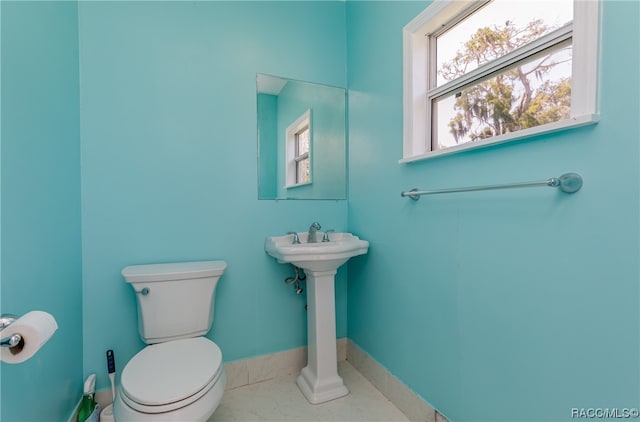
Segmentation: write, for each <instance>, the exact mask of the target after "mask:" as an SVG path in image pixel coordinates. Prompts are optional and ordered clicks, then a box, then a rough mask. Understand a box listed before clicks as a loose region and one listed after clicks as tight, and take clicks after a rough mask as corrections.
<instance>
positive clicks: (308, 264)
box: [264, 232, 369, 271]
mask: <svg viewBox="0 0 640 422" xmlns="http://www.w3.org/2000/svg"><path fill="white" fill-rule="evenodd" d="M308 235H309V234H308V233H307V232H300V233H298V238H299V239H300V244H294V243H293V235H292V234H288V235H284V236H271V237H267V240H266V241H265V243H264V249H265V251H266V252H267V253H268V254H269V255H271V256H272V257H274V258H276V259H277V260H278V262H280V263H289V264H293V265H295V266H296V267H300V268H302V269H304V270H309V271H331V270H334V271H335V270H337V269H338V267H339V266H341V265H342V264H344V263H345V262H347V261H348V260H349V258H351V257H352V256H356V255H363V254H366V253H367V251H368V250H369V242H367V241H366V240H361V239H360V238H359V237H358V236H354V235H352V234H351V233H329V239H330V240H329V242H322V241H321V240H322V238H323V236H324V232H318V233H317V239H318V242H317V243H307V238H308Z"/></svg>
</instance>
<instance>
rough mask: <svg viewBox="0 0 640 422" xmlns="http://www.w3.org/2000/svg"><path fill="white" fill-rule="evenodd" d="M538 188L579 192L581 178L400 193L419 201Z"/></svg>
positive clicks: (565, 176)
mask: <svg viewBox="0 0 640 422" xmlns="http://www.w3.org/2000/svg"><path fill="white" fill-rule="evenodd" d="M538 186H549V187H552V188H559V189H560V190H561V191H562V192H565V193H574V192H577V191H579V190H580V188H581V187H582V176H580V175H579V174H577V173H565V174H563V175H562V176H560V177H552V178H550V179H546V180H538V181H534V182H520V183H505V184H502V185H485V186H469V187H466V188H450V189H434V190H419V189H418V188H415V189H411V190H410V191H408V192H402V193H400V196H402V197H409V198H411V199H413V200H414V201H417V200H418V199H420V196H422V195H436V194H439V193H457V192H475V191H483V190H496V189H514V188H532V187H538Z"/></svg>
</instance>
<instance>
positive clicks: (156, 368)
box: [120, 337, 223, 413]
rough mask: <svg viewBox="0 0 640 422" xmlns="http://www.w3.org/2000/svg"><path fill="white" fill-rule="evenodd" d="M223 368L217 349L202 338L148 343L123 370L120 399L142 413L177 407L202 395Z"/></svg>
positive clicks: (220, 355) (187, 403) (158, 411)
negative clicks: (149, 344)
mask: <svg viewBox="0 0 640 422" xmlns="http://www.w3.org/2000/svg"><path fill="white" fill-rule="evenodd" d="M222 370H223V365H222V352H221V351H220V348H219V347H218V346H217V345H216V344H215V343H214V342H212V341H211V340H209V339H207V338H204V337H195V338H187V339H182V340H174V341H168V342H165V343H158V344H154V345H151V346H147V347H145V348H144V349H143V350H142V351H140V352H139V353H138V354H137V355H135V356H134V357H133V358H132V359H131V360H130V361H129V363H127V365H126V366H125V368H124V370H123V371H122V377H121V380H120V384H121V385H120V391H121V397H122V401H124V402H125V403H126V404H127V405H128V406H129V407H131V408H132V409H135V410H137V411H139V412H144V413H162V412H169V411H172V410H177V409H180V408H182V407H184V406H187V405H189V404H191V403H193V402H195V401H196V400H198V399H199V398H201V397H202V396H203V395H205V394H206V393H207V391H209V390H210V389H211V387H212V386H213V385H214V384H215V383H216V382H217V381H218V379H219V378H220V374H221V372H222Z"/></svg>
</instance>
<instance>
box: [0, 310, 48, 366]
mask: <svg viewBox="0 0 640 422" xmlns="http://www.w3.org/2000/svg"><path fill="white" fill-rule="evenodd" d="M57 329H58V324H57V323H56V320H55V318H54V317H53V316H52V315H51V314H48V313H47V312H43V311H31V312H28V313H26V314H24V315H23V316H21V317H20V318H18V319H16V320H15V321H14V322H13V323H12V324H11V325H9V326H8V327H7V328H5V329H4V330H2V331H0V338H7V337H11V336H12V335H14V334H20V336H21V337H22V341H21V342H20V344H19V345H18V346H16V347H11V348H9V347H2V348H1V349H0V360H2V361H3V362H6V363H20V362H24V361H25V360H27V359H29V358H30V357H31V356H33V355H34V354H35V353H36V352H37V351H38V350H40V348H41V347H42V346H43V345H44V344H45V343H46V342H47V341H49V339H50V338H51V336H52V335H53V333H55V331H56V330H57Z"/></svg>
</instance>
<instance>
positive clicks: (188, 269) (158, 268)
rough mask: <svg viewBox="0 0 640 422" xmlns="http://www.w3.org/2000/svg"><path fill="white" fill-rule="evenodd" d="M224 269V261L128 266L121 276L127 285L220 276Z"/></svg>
mask: <svg viewBox="0 0 640 422" xmlns="http://www.w3.org/2000/svg"><path fill="white" fill-rule="evenodd" d="M225 268H227V263H226V262H224V261H196V262H173V263H166V264H147V265H130V266H128V267H125V268H123V269H122V276H123V277H124V279H125V280H126V281H127V282H128V283H139V282H148V281H170V280H184V279H189V278H203V277H213V276H220V275H222V273H223V272H224V270H225Z"/></svg>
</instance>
